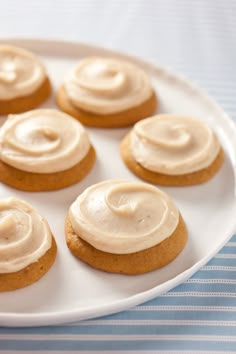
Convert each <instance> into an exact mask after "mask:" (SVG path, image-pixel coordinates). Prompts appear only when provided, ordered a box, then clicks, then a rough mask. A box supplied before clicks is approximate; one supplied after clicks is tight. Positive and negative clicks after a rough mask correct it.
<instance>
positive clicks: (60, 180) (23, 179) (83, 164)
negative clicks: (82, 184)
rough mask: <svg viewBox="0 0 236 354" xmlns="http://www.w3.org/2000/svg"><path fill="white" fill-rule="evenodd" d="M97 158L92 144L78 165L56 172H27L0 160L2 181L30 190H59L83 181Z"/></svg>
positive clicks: (0, 177)
mask: <svg viewBox="0 0 236 354" xmlns="http://www.w3.org/2000/svg"><path fill="white" fill-rule="evenodd" d="M95 160H96V152H95V150H94V148H93V146H92V145H91V147H90V150H89V152H88V153H87V155H86V156H85V157H84V159H83V160H82V161H80V162H79V163H78V164H77V165H75V166H73V167H71V168H70V169H68V170H65V171H60V172H55V173H30V172H25V171H21V170H18V169H16V168H14V167H12V166H10V165H7V164H5V163H4V162H2V161H0V181H1V182H3V183H5V184H7V185H8V186H11V187H14V188H16V189H20V190H23V191H28V192H39V191H51V190H57V189H61V188H65V187H68V186H70V185H72V184H74V183H77V182H79V181H81V180H82V179H83V178H84V177H85V176H86V175H87V174H88V173H89V171H90V170H91V168H92V167H93V165H94V163H95Z"/></svg>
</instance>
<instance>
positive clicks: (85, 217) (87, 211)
mask: <svg viewBox="0 0 236 354" xmlns="http://www.w3.org/2000/svg"><path fill="white" fill-rule="evenodd" d="M69 219H70V222H71V224H72V227H73V230H74V231H75V233H76V234H77V235H78V236H79V237H81V238H82V239H84V240H85V241H87V242H88V243H89V244H91V245H92V246H94V247H95V248H96V249H99V250H101V251H104V252H109V253H116V254H128V253H134V252H138V251H142V250H144V249H147V248H150V247H152V246H154V245H157V244H158V243H160V242H161V241H163V240H164V239H166V238H167V237H169V236H170V235H171V234H172V233H173V232H174V230H175V229H176V227H177V225H178V222H179V211H178V209H177V208H176V206H175V205H174V203H173V202H172V200H171V199H170V198H169V196H167V195H166V194H165V193H164V192H162V191H160V190H159V189H158V188H156V187H153V186H151V185H149V184H146V183H142V182H130V181H124V180H108V181H105V182H101V183H98V184H95V185H93V186H91V187H89V188H87V189H86V190H85V191H84V192H83V193H82V194H81V195H80V196H79V197H78V198H77V199H76V200H75V202H74V203H73V204H72V205H71V207H70V210H69Z"/></svg>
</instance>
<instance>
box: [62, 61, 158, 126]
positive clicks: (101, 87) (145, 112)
mask: <svg viewBox="0 0 236 354" xmlns="http://www.w3.org/2000/svg"><path fill="white" fill-rule="evenodd" d="M57 103H58V106H59V107H60V108H61V109H62V110H63V111H65V112H66V113H69V114H71V115H72V116H74V117H75V118H77V119H78V120H79V121H81V122H82V123H83V124H85V125H89V126H94V127H103V128H116V127H124V126H128V125H132V124H133V123H135V122H137V121H138V120H140V119H143V118H145V117H148V116H150V115H152V114H153V113H154V112H155V111H156V107H157V99H156V95H155V92H154V90H153V88H152V86H151V81H150V78H149V77H148V75H147V74H146V73H145V71H143V70H142V69H141V68H139V67H138V66H136V65H135V64H132V63H130V62H127V61H124V60H121V59H114V58H105V57H104V58H100V57H90V58H86V59H83V60H81V61H80V62H79V63H78V64H77V65H76V66H75V67H74V68H73V69H72V70H71V71H70V72H69V73H68V74H67V75H66V76H65V79H64V82H63V85H62V86H61V88H60V89H59V91H58V95H57Z"/></svg>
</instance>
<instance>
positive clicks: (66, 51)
mask: <svg viewBox="0 0 236 354" xmlns="http://www.w3.org/2000/svg"><path fill="white" fill-rule="evenodd" d="M1 42H4V41H1ZM6 42H7V43H12V44H15V45H18V46H22V47H24V48H26V49H29V50H32V51H34V52H35V53H36V54H38V55H39V56H40V57H41V58H42V60H43V62H44V63H45V65H46V67H47V70H48V73H49V76H50V78H51V80H52V82H53V85H54V89H55V91H56V89H57V88H58V86H59V85H60V83H61V81H62V79H63V76H64V74H65V72H66V71H67V70H68V69H69V68H71V67H72V66H73V65H74V64H75V63H76V61H78V60H79V59H81V58H83V57H85V56H90V55H97V56H99V55H105V56H111V55H112V56H117V57H121V58H126V59H129V60H131V61H134V62H136V63H137V64H139V65H140V66H141V67H143V68H144V69H145V70H146V71H147V72H148V73H149V75H150V76H151V78H152V81H153V85H154V87H155V89H156V92H157V94H158V97H159V101H160V108H159V113H160V112H165V113H179V114H188V115H192V116H195V117H197V118H199V119H201V120H204V121H205V122H207V123H208V124H209V125H210V126H211V127H212V128H213V129H214V130H215V132H216V133H217V135H218V137H219V139H220V141H221V144H222V146H223V147H224V150H225V155H226V159H225V162H224V165H223V167H222V168H221V170H220V171H219V173H218V174H217V175H216V176H215V177H214V178H213V179H212V180H211V181H209V182H207V183H205V184H202V185H199V186H194V187H184V188H162V189H163V190H165V191H166V192H167V193H169V195H170V196H171V197H172V198H173V199H174V201H175V202H176V204H177V206H178V207H179V209H180V211H181V213H182V215H183V217H184V219H185V221H186V224H187V227H188V231H189V240H188V243H187V246H186V247H185V249H184V251H183V252H182V253H181V254H180V256H179V257H178V258H177V259H176V260H175V261H174V262H172V263H171V264H169V265H168V266H166V267H164V268H162V269H160V270H157V271H154V272H151V273H148V274H145V275H139V276H125V275H114V274H107V273H104V272H101V271H98V270H94V269H92V268H90V267H89V266H87V265H85V264H84V263H82V262H80V261H79V260H77V259H75V258H74V257H73V256H72V255H71V253H70V252H69V250H68V249H67V247H66V243H65V238H64V220H65V216H66V213H67V211H68V208H69V206H70V204H71V203H72V202H73V201H74V199H75V198H76V197H77V195H78V194H80V193H81V192H82V191H83V190H84V189H85V188H86V187H88V186H89V185H91V184H94V183H97V182H99V181H102V180H105V179H110V178H122V179H124V178H126V179H129V180H135V179H137V178H136V177H135V176H133V175H132V174H131V173H130V172H129V171H128V170H127V168H126V167H125V166H124V164H123V162H122V161H121V159H120V157H119V142H120V140H121V139H122V137H123V136H124V135H125V134H126V133H127V132H128V131H129V129H116V130H115V129H113V130H112V129H109V130H104V129H91V128H90V129H88V130H89V133H90V137H91V140H92V142H93V144H94V146H95V148H96V151H97V162H96V165H95V167H94V168H93V170H92V171H91V172H90V174H89V175H88V176H87V177H86V178H85V179H84V180H83V181H82V182H81V183H78V184H76V185H75V186H72V187H69V188H66V189H64V190H60V191H56V192H50V193H48V192H47V193H27V192H21V191H17V190H14V189H12V188H9V187H6V186H4V185H0V197H1V198H2V197H9V196H17V197H19V198H22V199H24V200H26V201H27V202H29V203H31V204H32V205H33V206H34V207H36V208H37V209H38V210H39V212H41V214H42V215H44V217H45V218H46V219H47V220H48V222H49V225H50V227H51V229H52V232H53V234H54V235H55V238H56V240H57V244H58V256H57V259H56V262H55V264H54V266H53V267H52V269H51V270H50V271H49V272H48V274H46V276H44V277H43V278H42V279H41V280H40V281H39V282H37V283H35V284H33V285H31V286H29V287H27V288H24V289H21V290H17V291H14V292H8V293H0V325H2V326H33V325H49V324H62V323H66V322H72V321H78V320H81V319H88V318H92V317H97V316H100V315H105V314H110V313H115V312H118V311H121V310H125V309H127V308H129V307H131V306H134V305H137V304H139V303H142V302H144V301H147V300H149V299H151V298H154V297H156V296H157V295H159V294H162V293H164V292H166V291H168V290H170V289H172V288H173V287H175V286H176V285H178V284H180V283H181V282H183V281H185V280H186V279H187V278H189V277H190V276H191V275H192V274H193V273H194V272H196V271H197V270H198V269H199V268H200V267H202V266H203V265H204V264H205V263H207V261H208V260H209V259H210V258H212V257H213V256H214V255H215V254H216V253H217V252H218V251H219V250H220V248H222V247H223V245H224V244H225V243H226V242H227V241H228V240H229V238H230V237H231V236H232V234H233V233H234V231H235V225H236V218H235V215H236V197H235V171H236V168H235V166H236V130H235V126H234V124H233V122H232V121H231V120H230V119H229V118H228V117H227V115H226V114H225V113H224V112H223V110H222V109H221V108H220V107H219V106H218V105H217V104H216V103H215V102H214V101H213V100H212V99H210V98H209V97H208V95H207V94H206V93H205V92H203V91H202V90H200V89H199V88H198V87H196V86H194V85H193V84H191V83H190V82H189V81H187V80H186V79H184V78H183V77H181V76H179V75H176V74H174V73H171V72H169V71H168V70H166V69H164V68H161V67H159V66H157V65H154V64H150V63H147V62H144V61H142V60H139V59H137V58H133V57H130V56H126V55H122V54H118V53H115V52H112V51H110V50H105V49H101V48H97V47H92V46H87V45H82V44H78V43H68V42H67V43H66V42H56V41H41V40H11V41H9V40H8V41H6ZM43 107H56V106H55V100H54V99H51V100H50V101H48V102H47V103H46V104H44V105H43ZM3 121H4V119H3V118H1V122H0V124H2V122H3Z"/></svg>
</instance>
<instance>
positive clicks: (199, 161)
mask: <svg viewBox="0 0 236 354" xmlns="http://www.w3.org/2000/svg"><path fill="white" fill-rule="evenodd" d="M130 146H131V153H132V155H133V157H134V159H135V160H136V162H138V163H139V164H140V165H142V166H143V167H144V168H146V169H148V170H150V171H154V172H158V173H164V174H167V175H181V174H187V173H191V172H195V171H199V170H201V169H204V168H206V167H208V166H209V165H210V164H211V163H212V162H213V161H214V160H215V158H216V156H217V155H218V153H219V150H220V144H219V141H218V139H217V137H216V135H215V134H214V133H213V131H212V130H211V129H210V128H209V127H208V126H207V125H206V124H204V123H203V122H201V121H199V120H197V119H194V118H191V117H185V116H176V115H167V114H166V115H165V114H162V115H157V116H154V117H151V118H147V119H144V120H142V121H140V122H138V123H137V124H135V126H134V128H133V130H132V132H131V145H130Z"/></svg>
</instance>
